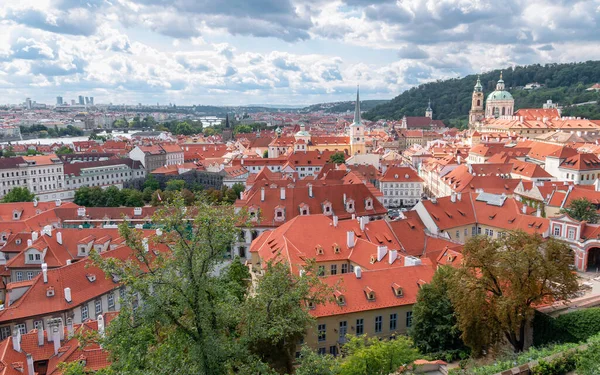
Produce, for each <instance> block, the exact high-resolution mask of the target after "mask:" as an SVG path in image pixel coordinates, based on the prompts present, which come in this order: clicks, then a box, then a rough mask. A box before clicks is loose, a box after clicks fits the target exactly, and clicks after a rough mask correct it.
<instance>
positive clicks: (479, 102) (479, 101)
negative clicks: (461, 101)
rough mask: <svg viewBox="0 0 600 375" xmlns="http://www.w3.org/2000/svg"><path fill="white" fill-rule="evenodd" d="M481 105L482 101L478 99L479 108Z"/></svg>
mask: <svg viewBox="0 0 600 375" xmlns="http://www.w3.org/2000/svg"><path fill="white" fill-rule="evenodd" d="M480 105H481V99H477V106H478V107H479V106H480Z"/></svg>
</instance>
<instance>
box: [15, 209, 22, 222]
mask: <svg viewBox="0 0 600 375" xmlns="http://www.w3.org/2000/svg"><path fill="white" fill-rule="evenodd" d="M20 218H21V211H19V210H13V220H19V219H20Z"/></svg>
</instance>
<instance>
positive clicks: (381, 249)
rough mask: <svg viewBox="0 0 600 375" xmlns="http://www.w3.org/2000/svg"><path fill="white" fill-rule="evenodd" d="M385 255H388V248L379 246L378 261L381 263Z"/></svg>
mask: <svg viewBox="0 0 600 375" xmlns="http://www.w3.org/2000/svg"><path fill="white" fill-rule="evenodd" d="M385 254H387V246H377V261H378V262H381V260H382V259H383V258H385Z"/></svg>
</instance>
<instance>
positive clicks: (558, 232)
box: [554, 225, 560, 236]
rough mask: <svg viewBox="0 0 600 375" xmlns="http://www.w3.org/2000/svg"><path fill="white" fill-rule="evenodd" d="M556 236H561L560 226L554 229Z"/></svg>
mask: <svg viewBox="0 0 600 375" xmlns="http://www.w3.org/2000/svg"><path fill="white" fill-rule="evenodd" d="M554 235H555V236H560V227H559V226H558V225H556V226H555V227H554Z"/></svg>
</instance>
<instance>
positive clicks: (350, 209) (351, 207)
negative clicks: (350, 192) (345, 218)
mask: <svg viewBox="0 0 600 375" xmlns="http://www.w3.org/2000/svg"><path fill="white" fill-rule="evenodd" d="M346 211H348V212H350V213H352V212H354V200H352V199H348V200H347V201H346Z"/></svg>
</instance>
